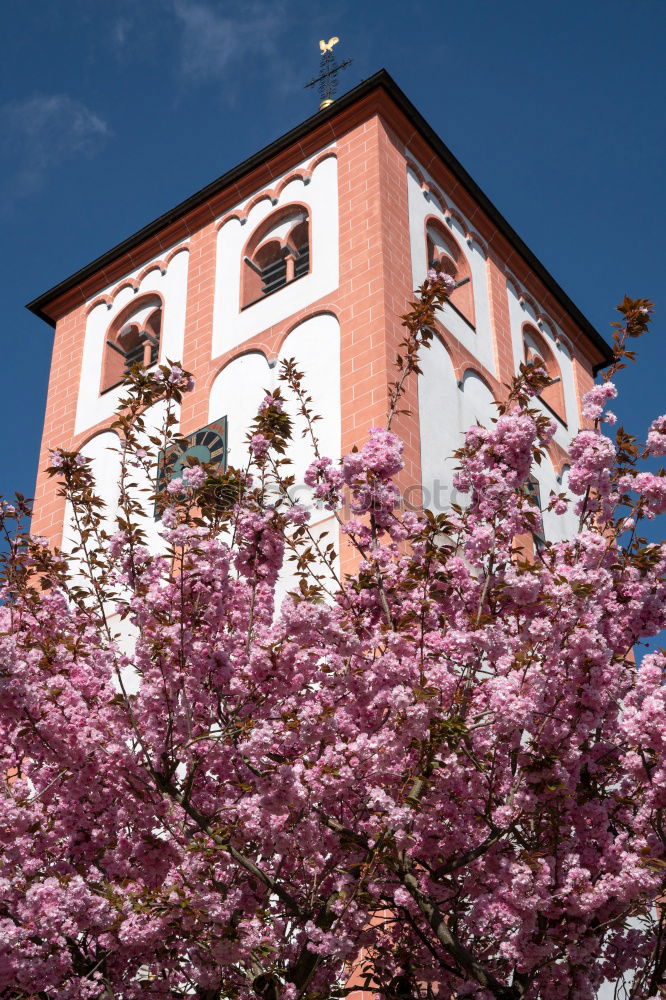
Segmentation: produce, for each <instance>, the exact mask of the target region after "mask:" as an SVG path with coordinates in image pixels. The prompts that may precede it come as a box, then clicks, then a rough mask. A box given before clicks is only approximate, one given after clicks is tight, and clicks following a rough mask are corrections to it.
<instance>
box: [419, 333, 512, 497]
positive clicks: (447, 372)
mask: <svg viewBox="0 0 666 1000" xmlns="http://www.w3.org/2000/svg"><path fill="white" fill-rule="evenodd" d="M421 369H422V372H423V374H422V375H420V376H419V426H420V428H421V483H422V487H423V502H424V506H426V507H429V508H430V509H431V510H433V511H434V512H435V513H441V512H442V511H444V510H446V509H447V508H448V507H449V506H450V504H451V503H460V504H463V505H464V503H465V497H464V496H462V495H458V494H456V492H455V490H454V489H453V473H454V470H455V467H456V462H455V460H454V459H453V458H452V457H451V456H452V453H453V452H454V451H455V449H456V448H459V447H460V446H461V445H462V443H463V434H464V432H465V431H466V430H467V428H468V427H470V426H472V424H474V423H476V422H477V421H478V422H479V423H481V424H483V425H484V426H486V427H487V426H489V424H490V420H491V419H492V417H493V416H495V414H496V409H495V407H494V406H493V397H492V393H491V392H490V389H489V388H488V387H487V385H486V384H485V382H484V381H483V380H482V379H481V378H479V376H478V375H477V374H476V373H475V372H472V371H467V372H465V374H464V375H463V378H462V379H461V382H460V384H458V383H457V381H456V377H455V373H454V370H453V364H452V363H451V359H450V357H449V354H448V351H447V350H446V348H445V347H444V345H443V344H442V342H441V340H439V338H437V337H435V338H434V339H433V342H432V344H431V347H430V349H429V350H428V351H426V352H424V354H423V357H422V358H421Z"/></svg>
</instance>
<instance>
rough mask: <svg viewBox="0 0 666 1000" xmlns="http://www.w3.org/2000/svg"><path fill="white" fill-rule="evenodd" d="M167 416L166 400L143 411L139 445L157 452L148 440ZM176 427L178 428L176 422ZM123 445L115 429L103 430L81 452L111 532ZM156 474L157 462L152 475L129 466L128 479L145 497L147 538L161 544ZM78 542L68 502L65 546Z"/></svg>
mask: <svg viewBox="0 0 666 1000" xmlns="http://www.w3.org/2000/svg"><path fill="white" fill-rule="evenodd" d="M165 415H166V403H165V402H164V401H160V402H159V403H156V404H155V405H154V406H151V407H150V409H149V410H146V411H145V412H144V414H143V418H144V421H145V431H144V434H143V435H141V437H140V440H139V445H140V446H143V447H145V449H146V451H148V452H149V453H152V452H154V450H155V449H154V446H153V445H152V444H151V443H150V442H149V441H148V438H149V437H150V436H155V435H157V436H159V435H160V434H161V432H162V428H163V426H164V418H165ZM175 429H176V430H177V425H176V428H175ZM172 433H173V432H172ZM120 447H121V446H120V440H119V438H118V435H117V434H116V433H115V432H114V431H102V432H101V433H100V434H96V435H95V436H94V437H92V438H91V439H90V440H89V441H87V442H86V443H85V444H84V445H83V447H82V448H81V454H82V455H83V456H84V457H85V458H87V459H88V460H89V464H90V468H91V470H92V473H93V476H94V479H95V493H96V495H97V496H98V497H100V499H101V500H103V501H104V510H103V525H102V526H103V527H104V529H105V530H106V531H107V532H108V533H109V534H114V532H115V531H116V530H117V524H116V516H117V514H118V500H119V496H120V471H121V451H120ZM156 476H157V463H155V465H154V468H153V469H152V470H151V472H150V474H148V473H146V472H144V470H143V469H142V468H136V467H132V468H131V469H129V474H128V477H127V478H128V482H131V483H134V484H135V487H134V488H132V491H131V492H132V495H133V496H135V497H143V498H145V503H144V511H145V514H144V516H143V517H142V518H141V521H140V524H141V527H142V528H143V530H144V532H145V534H146V541H147V542H148V544H149V545H156V546H159V545H160V544H161V543H160V541H159V539H160V534H159V524H158V523H157V522H156V521H155V518H154V516H153V504H152V502H151V499H150V498H151V496H152V494H153V492H154V490H155V482H156ZM76 541H77V531H76V527H75V523H74V518H73V513H72V507H71V504H70V503H69V502H67V504H66V508H65V519H64V528H63V544H62V547H63V549H65V550H69V549H71V548H72V546H73V545H74V544H76Z"/></svg>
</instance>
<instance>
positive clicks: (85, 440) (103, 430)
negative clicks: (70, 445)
mask: <svg viewBox="0 0 666 1000" xmlns="http://www.w3.org/2000/svg"><path fill="white" fill-rule="evenodd" d="M104 434H113V436H114V437H115V439H116V440H117V442H118V444H122V438H121V436H120V434H119V433H118V432H117V431H115V430H113V429H112V428H111V427H108V426H103V427H94V428H93V429H92V430H91V431H89V432H88V433H87V434H86V435H85V436H84V437H82V439H81V440H80V441H79V442H78V444H77V446H76V450H77V451H83V449H84V448H87V447H88V445H89V444H91V442H93V441H94V440H95V439H96V438H98V437H102V436H103V435H104Z"/></svg>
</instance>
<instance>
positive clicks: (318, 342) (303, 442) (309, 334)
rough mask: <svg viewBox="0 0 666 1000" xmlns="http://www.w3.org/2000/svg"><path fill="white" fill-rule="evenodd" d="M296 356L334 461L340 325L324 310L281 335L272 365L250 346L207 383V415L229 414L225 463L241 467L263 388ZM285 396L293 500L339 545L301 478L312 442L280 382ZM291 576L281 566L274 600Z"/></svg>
mask: <svg viewBox="0 0 666 1000" xmlns="http://www.w3.org/2000/svg"><path fill="white" fill-rule="evenodd" d="M292 357H293V358H295V359H296V364H297V367H298V368H299V370H300V371H302V372H303V373H304V376H305V378H304V382H303V389H304V390H305V392H306V393H307V394H308V395H310V396H311V397H312V403H311V404H310V407H311V409H312V411H313V413H315V414H319V415H321V416H322V418H323V419H322V420H319V421H317V422H316V423H315V425H314V428H315V433H316V435H317V438H318V441H319V449H320V452H321V454H322V455H328V456H329V457H330V458H332V459H333V461H337V459H339V457H340V451H341V415H340V326H339V323H338V321H337V319H336V318H335V316H332V315H330V314H328V313H326V314H320V315H316V316H311V317H309V318H308V319H305V320H303V322H302V323H299V324H298V325H297V326H296V327H295V328H294V329H293V330H292V331H291V332H290V333H289V335H288V336H287V337H286V338H285V340H284V342H283V344H282V347H281V349H280V352H279V356H278V362H277V364H276V365H273V366H272V367H269V364H268V361H267V359H266V357H265V356H264V355H263V354H261V353H260V352H258V351H252V352H249V353H247V354H242V355H240V356H239V357H237V358H234V359H233V360H232V361H231V362H229V364H228V365H226V366H225V367H224V368H223V369H222V371H221V372H220V373H219V375H218V376H217V378H216V379H215V381H214V382H213V385H212V387H211V392H210V397H209V410H208V419H209V420H210V421H212V420H217V419H218V418H220V417H222V416H226V417H227V434H228V456H229V464H230V465H233V466H235V467H236V468H245V466H246V465H247V461H248V450H247V443H246V435H247V431H248V428H249V426H250V423H251V422H252V420H253V418H254V416H255V415H256V412H257V407H258V405H259V403H260V402H261V400H262V399H263V396H264V393H265V392H266V391H267V390H268V391H272V390H273V389H275V388H276V387H277V386H278V385H279V384H280V385H281V383H279V382H278V373H279V369H280V361H281V360H283V359H287V358H292ZM281 388H282V394H283V396H284V397H285V399H286V405H285V411H286V412H287V413H289V415H290V416H291V417H292V420H293V437H292V443H291V446H290V448H289V451H288V455H289V457H290V458H291V460H292V464H291V465H290V466H288V467H286V468H285V475H293V476H294V479H295V483H294V486H293V487H292V490H291V495H292V499H293V500H294V501H296V502H298V503H301V504H303V505H304V506H305V507H306V508H307V509H309V510H310V513H311V519H310V522H309V523H310V525H311V526H312V529H313V534H314V535H315V536H317V537H318V536H320V535H321V534H322V532H328V536H327V537H326V539H325V542H324V543H325V544H326V543H328V542H333V543H334V544H335V546H336V549H337V548H339V537H338V528H337V522H336V521H335V519H334V518H333V517H331V515H330V514H329V512H328V511H325V510H321V509H320V508H317V507H316V506H314V505H313V504H312V500H311V494H310V490H309V488H308V487H306V486H305V483H304V474H305V470H306V468H307V467H308V465H309V464H310V463H311V462H312V460H313V458H314V452H313V449H312V444H311V441H310V438H309V436H308V435H306V436H305V437H304V436H303V434H302V431H303V430H304V429H305V426H306V425H305V421H304V420H303V418H302V417H301V416H299V415H298V414H297V407H296V402H295V400H294V399H293V398H292V397H291V396H290V393H289V390H288V389H286V388H285V386H284V385H281ZM294 582H295V577H294V575H293V573H292V572H290V570H289V567H288V566H287V567H286V568H285V571H284V572H283V574H282V576H281V578H280V583H279V586H278V595H277V596H278V604H279V599H281V597H282V596H284V594H286V593H287V592H288V591H289V590H291V589H293V587H294Z"/></svg>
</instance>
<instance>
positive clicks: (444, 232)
mask: <svg viewBox="0 0 666 1000" xmlns="http://www.w3.org/2000/svg"><path fill="white" fill-rule="evenodd" d="M426 248H427V260H428V268H434V269H435V270H441V271H444V272H445V273H446V274H449V275H451V277H452V278H454V279H455V281H456V282H457V284H458V287H457V288H455V289H454V290H453V292H451V294H450V295H449V299H448V301H449V303H450V304H451V305H452V306H453V307H454V308H455V309H456V310H457V311H458V312H459V313H460V315H461V316H462V317H463V318H464V319H465V320H467V322H468V323H469V325H470V326H471V327H475V326H476V322H475V316H474V288H473V283H472V271H471V268H470V266H469V261H468V260H467V255H466V254H465V253H464V252H463V250H462V249H461V247H460V245H459V243H458V241H457V240H456V238H455V236H454V235H453V234H452V233H451V231H450V230H449V229H448V228H447V227H446V226H444V224H443V223H441V222H440V221H439V220H438V219H434V218H430V219H428V220H427V222H426Z"/></svg>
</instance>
